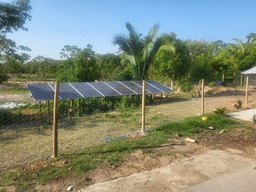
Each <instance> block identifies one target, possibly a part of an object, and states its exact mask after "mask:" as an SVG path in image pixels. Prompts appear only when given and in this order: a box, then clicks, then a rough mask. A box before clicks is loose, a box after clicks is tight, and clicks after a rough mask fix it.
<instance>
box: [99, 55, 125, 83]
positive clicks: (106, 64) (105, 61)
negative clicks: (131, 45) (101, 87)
mask: <svg viewBox="0 0 256 192" xmlns="http://www.w3.org/2000/svg"><path fill="white" fill-rule="evenodd" d="M96 59H97V66H98V67H99V68H100V73H101V80H114V79H116V78H117V76H118V74H119V73H120V72H122V65H120V57H119V56H118V55H115V54H110V53H109V54H103V55H97V56H96Z"/></svg>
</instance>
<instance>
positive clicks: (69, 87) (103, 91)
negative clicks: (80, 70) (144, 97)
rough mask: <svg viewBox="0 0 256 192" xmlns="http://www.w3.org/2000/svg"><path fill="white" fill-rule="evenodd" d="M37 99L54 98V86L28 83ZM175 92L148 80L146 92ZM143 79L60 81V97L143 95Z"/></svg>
mask: <svg viewBox="0 0 256 192" xmlns="http://www.w3.org/2000/svg"><path fill="white" fill-rule="evenodd" d="M27 87H28V89H29V91H30V92H31V94H32V96H33V98H34V100H35V101H46V100H53V98H54V87H55V85H54V84H52V83H48V84H27ZM164 92H173V90H172V89H170V88H168V87H166V86H164V85H162V84H160V83H158V82H156V81H152V80H148V81H146V94H151V93H164ZM141 94H142V81H109V82H85V83H60V85H59V95H58V97H59V99H76V98H90V97H109V96H121V95H141Z"/></svg>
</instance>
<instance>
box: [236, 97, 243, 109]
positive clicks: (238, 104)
mask: <svg viewBox="0 0 256 192" xmlns="http://www.w3.org/2000/svg"><path fill="white" fill-rule="evenodd" d="M242 104H243V102H242V100H241V99H238V100H237V103H235V104H234V107H235V108H236V109H241V108H242Z"/></svg>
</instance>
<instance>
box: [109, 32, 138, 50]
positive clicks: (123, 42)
mask: <svg viewBox="0 0 256 192" xmlns="http://www.w3.org/2000/svg"><path fill="white" fill-rule="evenodd" d="M113 44H114V45H119V47H120V49H121V50H122V51H124V52H125V53H127V54H133V51H132V48H131V46H130V42H129V38H127V37H126V36H125V35H122V34H119V35H116V36H115V37H114V39H113Z"/></svg>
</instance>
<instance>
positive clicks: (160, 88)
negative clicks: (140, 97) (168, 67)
mask: <svg viewBox="0 0 256 192" xmlns="http://www.w3.org/2000/svg"><path fill="white" fill-rule="evenodd" d="M146 88H147V89H148V90H149V91H151V92H153V93H161V92H162V93H164V92H173V90H172V89H170V88H169V87H167V86H164V85H162V84H161V83H158V82H156V81H152V80H148V81H146Z"/></svg>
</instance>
